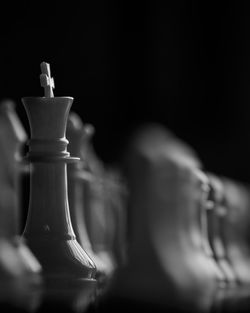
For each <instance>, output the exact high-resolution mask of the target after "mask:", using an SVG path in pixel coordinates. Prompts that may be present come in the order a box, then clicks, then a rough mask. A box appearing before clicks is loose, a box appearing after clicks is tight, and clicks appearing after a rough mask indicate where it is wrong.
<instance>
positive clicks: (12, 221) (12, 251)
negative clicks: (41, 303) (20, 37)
mask: <svg viewBox="0 0 250 313" xmlns="http://www.w3.org/2000/svg"><path fill="white" fill-rule="evenodd" d="M26 139H27V137H26V133H25V131H24V129H23V127H22V124H21V122H20V120H19V118H18V116H17V114H16V112H15V105H14V103H13V102H12V101H11V100H3V101H2V102H1V103H0V153H1V164H0V273H1V281H0V301H1V302H8V303H11V302H12V301H13V300H14V299H15V301H16V304H17V306H18V305H20V306H22V307H23V306H25V307H26V306H27V308H28V309H30V305H31V308H33V305H34V302H33V300H34V301H35V298H34V297H32V295H34V296H37V294H36V293H35V288H36V287H39V286H40V284H41V277H40V275H39V274H40V271H41V266H40V264H39V263H38V261H37V260H36V258H35V257H34V255H33V254H32V253H31V251H30V250H29V249H28V248H27V246H26V245H25V243H24V242H23V241H22V240H21V238H20V237H19V234H20V225H19V223H20V214H19V207H18V205H19V204H18V177H19V174H20V168H21V165H20V163H19V162H20V150H21V146H22V145H23V144H24V142H25V141H26Z"/></svg>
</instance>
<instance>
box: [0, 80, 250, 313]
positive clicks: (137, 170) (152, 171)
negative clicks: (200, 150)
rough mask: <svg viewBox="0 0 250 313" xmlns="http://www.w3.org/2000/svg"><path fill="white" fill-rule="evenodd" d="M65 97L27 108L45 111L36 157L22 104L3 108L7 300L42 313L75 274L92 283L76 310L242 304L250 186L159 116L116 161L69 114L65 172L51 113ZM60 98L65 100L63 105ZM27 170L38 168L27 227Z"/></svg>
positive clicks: (0, 299)
mask: <svg viewBox="0 0 250 313" xmlns="http://www.w3.org/2000/svg"><path fill="white" fill-rule="evenodd" d="M45 85H46V82H45ZM51 99H52V100H51ZM58 99H59V98H56V97H55V98H53V97H51V94H50V95H49V96H47V97H45V98H40V99H39V101H38V102H41V103H42V102H47V101H48V102H49V105H48V107H47V109H44V108H42V106H41V105H40V104H41V103H38V104H35V105H34V106H33V104H32V105H31V107H32V110H38V111H36V112H35V115H43V114H44V119H45V120H46V119H48V123H47V120H46V122H44V121H43V123H42V125H38V124H39V123H34V124H33V125H31V126H32V127H31V128H32V129H31V132H33V137H32V136H31V137H32V138H31V139H30V141H29V144H30V147H31V148H30V151H31V152H30V155H31V157H30V159H29V161H30V162H31V163H32V164H31V166H30V165H29V162H27V160H26V162H24V159H25V158H24V157H23V155H22V151H23V146H24V144H26V143H27V134H26V132H25V130H24V127H23V125H22V122H21V120H20V119H19V117H18V115H17V113H16V111H15V104H14V103H13V102H12V101H11V100H3V101H2V103H1V106H0V149H1V164H0V275H1V279H0V303H2V307H4V305H7V308H8V306H9V305H13V303H15V305H17V306H20V307H21V308H22V309H25V310H28V311H32V310H33V311H36V310H37V311H39V308H40V302H39V301H41V300H40V296H41V294H40V291H41V290H42V295H43V296H44V293H45V294H46V288H48V289H49V290H50V298H49V299H50V301H51V302H53V297H55V298H56V294H57V292H58V290H59V289H60V288H61V289H60V290H59V291H60V292H59V295H60V296H59V298H60V297H61V298H60V299H59V300H58V298H57V302H56V304H58V305H60V301H63V300H65V299H66V298H67V294H68V293H70V292H72V291H73V290H75V285H73V284H71V283H69V282H70V279H71V280H72V279H73V278H74V279H75V280H76V281H77V284H79V286H80V285H81V286H83V285H84V284H85V285H84V286H85V287H84V288H83V291H81V292H80V293H79V294H77V295H78V302H77V305H76V302H74V305H75V306H74V308H73V309H72V307H71V309H72V310H73V311H74V310H75V311H82V312H83V311H88V310H89V311H90V312H92V311H93V310H94V312H106V311H109V312H112V311H117V310H121V309H122V308H124V310H127V311H128V310H129V309H132V310H133V307H136V308H139V309H140V308H141V309H142V310H143V311H150V310H151V311H152V312H157V311H161V310H162V311H164V312H165V311H166V310H169V311H171V310H172V309H173V310H180V311H183V312H195V311H198V312H233V311H234V310H235V312H238V309H239V307H238V304H239V303H240V304H241V303H244V304H245V303H247V301H246V299H247V298H248V292H249V290H248V288H247V286H248V285H249V283H250V246H249V244H250V240H249V239H250V237H249V234H250V233H249V215H250V208H249V206H250V189H249V187H248V186H247V185H246V184H243V183H240V182H237V181H233V180H232V179H229V178H227V177H220V176H218V175H216V174H214V173H210V172H207V171H206V169H205V167H204V166H203V164H202V162H201V161H200V159H199V157H198V156H197V154H196V153H195V151H193V149H192V148H191V147H190V146H189V145H188V144H186V143H185V142H183V141H182V140H181V139H179V138H177V137H176V136H175V135H174V134H173V133H171V132H170V131H168V130H167V129H166V128H165V127H164V126H162V125H158V124H150V125H144V126H141V127H140V128H138V129H137V131H135V132H134V134H133V135H132V136H131V137H130V138H129V140H128V141H127V143H126V146H125V147H124V154H123V156H122V158H121V159H120V160H119V162H118V163H117V164H116V165H115V166H113V167H111V166H109V167H108V166H107V165H105V164H104V163H103V162H102V161H101V160H100V159H99V158H98V156H97V155H96V153H95V150H94V147H93V144H92V138H93V134H94V127H93V126H92V125H90V124H84V123H83V122H82V120H81V117H80V116H79V115H77V114H76V113H74V112H73V111H71V112H70V113H69V117H68V119H67V127H66V138H67V139H68V149H69V152H70V155H72V156H74V157H78V158H79V159H80V160H78V161H77V160H76V162H73V161H74V160H70V162H69V163H68V164H67V175H66V176H64V174H65V171H64V168H63V165H62V164H63V162H64V160H66V159H67V158H68V157H67V152H65V149H64V148H65V147H64V146H63V145H64V144H65V145H67V142H66V141H63V142H62V141H58V140H57V141H56V140H54V139H55V138H57V136H58V132H59V130H60V127H59V126H58V123H57V122H55V121H54V120H53V119H51V118H50V116H52V115H53V114H55V116H56V115H60V114H59V113H57V109H58V108H59V107H60V106H61V102H62V99H59V100H58ZM27 101H31V102H36V100H34V99H31V100H27ZM53 101H54V102H56V101H59V102H60V103H59V104H58V103H56V104H55V106H56V110H54V109H53V105H54V104H53V103H54V102H53ZM67 101H68V100H67ZM34 108H35V109H34ZM39 110H41V111H39ZM46 110H51V111H50V112H49V114H47V112H46ZM53 110H54V111H53ZM53 112H54V113H53ZM32 114H33V113H32ZM46 114H47V116H46ZM51 114H52V115H51ZM39 118H40V120H42V119H43V118H42V117H41V116H39ZM50 120H51V121H50ZM62 120H65V118H62ZM61 128H63V127H61ZM55 129H56V130H55ZM58 129H59V130H58ZM62 132H63V131H62ZM44 134H45V138H44ZM46 136H48V137H49V138H47V137H46ZM53 136H54V137H55V138H54V137H53ZM59 137H60V136H59ZM60 138H61V137H60ZM52 139H53V140H54V141H53V140H52ZM51 142H53V143H54V144H51ZM61 146H63V148H61ZM56 149H57V150H56ZM60 149H61V150H60ZM63 149H64V150H63ZM41 151H43V152H42V153H43V155H42V156H41V155H40V154H41ZM55 151H56V153H55ZM58 151H59V152H60V155H59V152H58ZM39 153H40V154H39ZM62 155H63V156H62ZM51 156H53V157H51ZM71 161H72V162H71ZM65 162H66V161H65ZM44 164H45V165H44ZM62 173H64V174H62ZM56 176H59V180H58V178H57V177H56ZM23 177H32V179H31V183H30V184H31V185H30V194H32V196H30V204H29V210H28V211H29V212H28V216H27V217H26V216H25V217H24V219H27V223H26V226H25V227H22V225H21V222H20V221H21V220H22V214H23V211H24V208H22V203H23V201H22V198H23V197H25V196H26V195H24V188H23V186H22V182H23V179H22V178H23ZM65 177H66V178H67V182H65V181H64V178H65ZM46 179H47V181H46ZM64 185H65V186H67V188H66V189H65V188H64V187H65V186H64ZM60 188H62V189H60ZM63 188H64V189H63ZM58 190H59V191H58ZM61 190H64V191H65V193H67V195H62V194H61ZM54 194H55V195H56V196H55V195H54ZM38 195H40V196H39V197H38ZM61 200H62V201H61ZM61 202H62V204H61ZM65 202H68V203H69V213H70V215H67V214H68V213H67V203H66V204H65ZM44 203H45V204H46V205H45V204H44ZM64 205H65V206H64ZM35 206H37V207H39V209H37V210H36V211H35V209H33V207H35ZM46 206H49V210H47V211H46ZM60 206H61V207H62V210H61V211H59V209H58V208H59V207H60ZM44 211H46V212H45V213H46V214H47V215H46V214H45V213H44ZM65 221H66V222H65ZM23 228H24V229H23ZM53 229H55V230H56V231H53ZM61 229H63V231H62V233H61V232H60V230H61ZM65 229H66V235H65ZM58 236H59V237H60V236H61V237H60V238H59V237H58ZM58 238H59V239H58ZM75 239H76V241H75ZM63 240H64V241H63ZM57 246H60V247H59V248H58V247H57ZM57 253H58V255H59V256H58V255H57ZM64 259H65V260H66V261H65V262H66V263H65V262H64ZM72 264H73V265H72ZM79 268H80V270H79ZM81 268H82V269H81ZM44 278H45V280H46V284H47V282H49V284H48V285H46V284H45V291H44V289H43V288H44ZM51 281H52V284H51ZM55 281H56V282H57V285H56V288H55V286H54V285H53V282H55ZM65 281H66V284H65ZM93 282H94V284H93ZM88 284H89V285H88ZM63 285H65V286H66V287H65V286H64V287H65V288H64V287H63ZM41 286H42V287H41ZM51 286H52V287H53V288H50V287H51ZM67 286H68V288H67ZM86 286H90V287H89V289H88V287H86ZM51 290H52V291H51ZM31 295H32V296H31ZM51 295H52V296H51ZM62 295H63V297H62ZM64 298H65V299H64ZM238 300H240V301H238ZM63 303H64V302H63ZM235 303H236V304H235ZM0 305H1V304H0ZM139 309H138V310H139Z"/></svg>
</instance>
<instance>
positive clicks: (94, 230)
mask: <svg viewBox="0 0 250 313" xmlns="http://www.w3.org/2000/svg"><path fill="white" fill-rule="evenodd" d="M94 131H95V129H94V127H93V126H92V125H90V124H87V125H85V139H84V141H83V144H82V148H81V155H82V159H83V160H85V162H84V168H85V171H86V172H87V173H88V174H89V175H88V178H89V179H85V180H84V181H83V193H84V195H85V197H84V206H85V217H86V226H87V231H88V234H89V238H90V242H91V245H92V249H93V251H94V252H95V254H97V255H98V257H99V258H101V259H102V261H103V262H104V263H105V268H106V272H107V273H108V275H111V274H112V273H113V271H114V270H115V268H116V260H115V256H114V253H113V251H112V247H111V246H110V242H109V239H108V237H109V231H110V225H109V220H110V219H112V216H111V215H109V213H110V211H108V210H107V207H106V195H105V184H106V181H105V178H106V169H105V167H104V164H103V163H102V162H101V161H100V160H99V158H98V157H97V155H96V153H95V151H94V147H93V145H92V137H93V135H94Z"/></svg>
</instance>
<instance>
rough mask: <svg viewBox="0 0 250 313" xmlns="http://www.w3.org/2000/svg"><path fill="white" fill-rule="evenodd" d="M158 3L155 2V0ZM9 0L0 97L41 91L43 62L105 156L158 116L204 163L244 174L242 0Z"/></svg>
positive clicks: (247, 23)
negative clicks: (139, 0) (224, 1)
mask: <svg viewBox="0 0 250 313" xmlns="http://www.w3.org/2000/svg"><path fill="white" fill-rule="evenodd" d="M161 2H162V1H161ZM161 2H157V1H151V2H150V3H149V4H146V2H145V3H144V4H143V5H139V4H136V1H131V2H130V1H120V2H119V3H118V1H114V2H111V1H67V2H66V3H64V1H47V2H46V1H16V2H14V1H13V2H12V1H8V3H7V5H6V3H5V4H4V5H3V4H1V6H2V8H1V11H0V14H1V18H0V35H1V36H0V39H1V49H0V57H1V67H0V70H1V72H0V86H1V87H0V96H1V97H2V98H3V97H9V98H12V99H14V100H15V101H16V103H17V111H18V114H19V115H20V117H21V119H22V121H23V123H24V125H25V127H26V128H27V131H28V125H27V118H26V114H25V112H24V109H23V107H22V104H21V101H20V99H21V97H23V96H41V95H42V93H43V91H42V89H41V87H40V86H39V74H40V66H39V64H40V63H41V62H42V61H46V62H49V63H50V64H51V70H52V75H53V77H54V78H55V85H56V89H55V95H57V96H73V97H74V99H75V100H74V104H73V107H72V110H74V111H76V112H78V113H79V114H80V115H81V117H82V119H83V121H84V122H91V123H92V124H93V125H94V126H95V128H96V135H95V137H94V144H95V148H96V151H97V153H98V155H99V156H100V157H101V158H102V159H103V160H104V161H105V162H107V163H110V162H113V161H115V160H117V158H118V157H119V152H120V151H121V148H122V146H123V143H124V140H125V139H126V137H127V135H128V134H129V132H130V131H131V130H133V128H134V127H135V126H137V125H139V124H140V123H143V122H146V121H155V122H161V123H163V124H164V125H165V126H167V127H168V128H170V129H171V130H172V131H173V132H174V133H176V135H178V136H179V137H181V138H182V139H183V140H185V141H186V142H188V143H189V144H190V145H191V146H193V147H194V149H195V150H196V151H197V153H198V155H199V156H200V158H201V160H202V161H203V163H204V164H205V167H206V168H207V169H208V170H210V171H213V172H215V173H217V174H223V175H227V176H230V177H232V178H235V179H240V180H242V181H246V182H250V164H249V160H250V148H249V147H250V125H249V120H250V8H249V6H248V5H247V3H248V1H235V2H228V3H227V4H222V2H220V1H209V2H208V1H199V0H197V1H165V4H160V3H161Z"/></svg>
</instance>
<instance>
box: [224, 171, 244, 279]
mask: <svg viewBox="0 0 250 313" xmlns="http://www.w3.org/2000/svg"><path fill="white" fill-rule="evenodd" d="M222 182H223V186H224V203H225V207H226V209H227V211H226V214H225V223H224V238H225V246H226V251H227V255H228V259H229V261H230V263H231V264H232V267H233V269H234V271H235V273H236V278H237V280H238V281H239V283H241V284H243V285H244V284H249V283H250V266H249V264H250V235H249V234H250V232H249V220H250V189H249V186H247V185H244V184H242V183H239V182H236V181H234V180H231V179H229V178H225V177H222Z"/></svg>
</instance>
